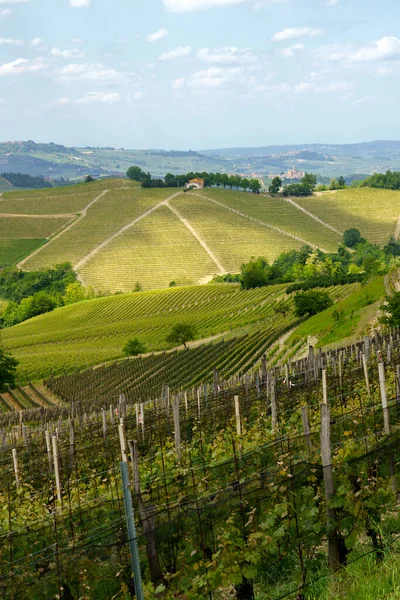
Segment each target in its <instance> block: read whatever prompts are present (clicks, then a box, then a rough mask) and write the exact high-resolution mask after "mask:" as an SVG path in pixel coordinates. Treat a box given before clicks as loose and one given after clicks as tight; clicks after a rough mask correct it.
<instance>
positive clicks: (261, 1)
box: [254, 0, 292, 10]
mask: <svg viewBox="0 0 400 600" xmlns="http://www.w3.org/2000/svg"><path fill="white" fill-rule="evenodd" d="M286 2H292V0H258V1H257V2H256V3H255V5H254V10H260V9H261V8H265V7H266V6H273V5H274V4H286Z"/></svg>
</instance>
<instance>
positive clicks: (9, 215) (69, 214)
mask: <svg viewBox="0 0 400 600" xmlns="http://www.w3.org/2000/svg"><path fill="white" fill-rule="evenodd" d="M0 217H13V218H14V217H24V218H27V217H28V218H29V219H58V218H61V217H64V219H74V218H75V217H76V213H66V214H63V213H59V214H56V215H22V214H14V213H0Z"/></svg>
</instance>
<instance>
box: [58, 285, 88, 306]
mask: <svg viewBox="0 0 400 600" xmlns="http://www.w3.org/2000/svg"><path fill="white" fill-rule="evenodd" d="M81 300H86V293H85V288H84V287H83V285H82V284H81V283H80V282H79V281H75V282H74V283H70V284H69V285H67V287H66V289H65V295H64V296H63V301H64V304H74V303H75V302H81Z"/></svg>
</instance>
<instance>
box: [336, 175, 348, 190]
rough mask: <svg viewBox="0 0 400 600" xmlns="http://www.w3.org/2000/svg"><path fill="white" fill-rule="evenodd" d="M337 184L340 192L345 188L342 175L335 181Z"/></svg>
mask: <svg viewBox="0 0 400 600" xmlns="http://www.w3.org/2000/svg"><path fill="white" fill-rule="evenodd" d="M337 184H338V187H339V189H340V190H343V189H344V188H345V187H346V180H345V178H344V177H343V175H341V176H340V177H339V179H338V180H337Z"/></svg>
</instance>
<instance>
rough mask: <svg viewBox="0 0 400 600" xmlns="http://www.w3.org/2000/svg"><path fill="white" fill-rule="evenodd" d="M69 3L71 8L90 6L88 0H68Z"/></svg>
mask: <svg viewBox="0 0 400 600" xmlns="http://www.w3.org/2000/svg"><path fill="white" fill-rule="evenodd" d="M69 4H70V6H72V8H85V7H86V6H90V0H69Z"/></svg>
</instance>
